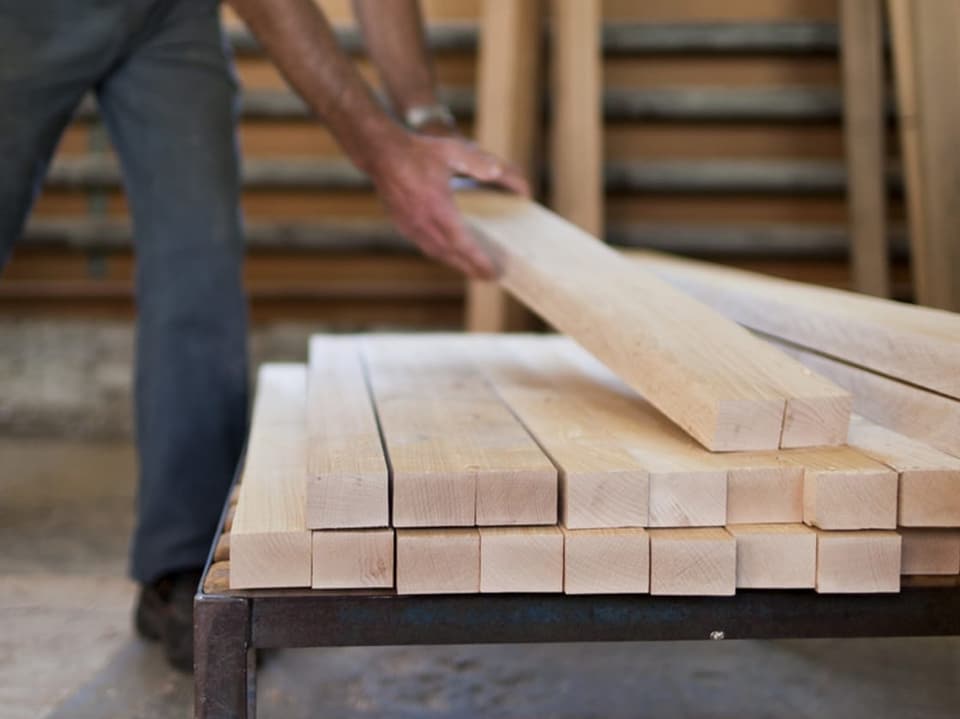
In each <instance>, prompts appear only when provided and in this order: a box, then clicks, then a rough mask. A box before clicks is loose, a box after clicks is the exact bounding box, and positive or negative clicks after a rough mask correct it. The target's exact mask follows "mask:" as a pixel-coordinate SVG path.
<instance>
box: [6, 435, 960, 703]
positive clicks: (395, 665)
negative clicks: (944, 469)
mask: <svg viewBox="0 0 960 719" xmlns="http://www.w3.org/2000/svg"><path fill="white" fill-rule="evenodd" d="M134 467H135V464H134V456H133V453H132V451H131V449H130V447H129V446H127V445H125V444H79V443H69V442H48V441H37V440H31V441H13V440H0V719H21V718H24V719H26V718H27V717H29V718H30V719H37V718H38V717H56V718H57V719H87V718H90V719H93V718H95V717H96V718H100V717H110V718H114V717H115V718H117V719H120V718H121V717H122V718H123V719H148V718H161V717H162V718H167V717H170V718H173V717H177V718H181V717H189V716H191V707H192V704H191V703H192V684H191V681H190V679H189V678H187V677H184V676H182V675H179V674H176V673H175V672H172V671H171V670H169V669H167V667H166V666H165V665H164V663H163V660H162V657H161V656H160V653H159V651H158V650H157V648H156V647H155V646H154V645H150V644H145V643H143V642H140V641H139V640H137V639H134V638H132V637H131V635H130V630H129V614H130V607H131V604H132V602H133V597H134V593H135V587H134V586H133V585H132V584H131V583H130V582H129V581H128V580H126V579H125V578H124V567H125V561H126V543H127V538H128V536H129V533H130V528H131V512H130V509H131V506H132V500H133V492H134V483H133V476H134ZM259 688H260V715H261V716H262V717H265V719H274V718H275V717H283V718H285V719H299V718H300V717H323V716H329V717H338V718H339V717H361V716H363V717H369V716H389V717H465V716H490V717H498V718H499V717H571V718H572V717H717V718H720V717H791V718H793V717H797V718H802V717H816V718H817V719H824V717H849V718H851V719H852V718H859V717H864V718H866V717H871V718H877V717H898V718H901V717H902V718H913V717H957V716H960V640H956V639H911V640H869V641H867V640H864V641H842V642H841V641H803V642H800V641H791V642H698V643H661V644H647V645H621V644H594V645H575V644H565V645H553V646H509V647H507V646H485V647H444V648H388V649H370V648H364V649H326V650H290V651H283V652H275V653H271V654H269V655H267V656H266V657H265V660H264V664H263V667H262V669H261V672H260V682H259Z"/></svg>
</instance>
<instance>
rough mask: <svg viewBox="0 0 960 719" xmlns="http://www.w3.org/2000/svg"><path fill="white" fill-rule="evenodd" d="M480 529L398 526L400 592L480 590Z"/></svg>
mask: <svg viewBox="0 0 960 719" xmlns="http://www.w3.org/2000/svg"><path fill="white" fill-rule="evenodd" d="M479 591H480V533H479V532H478V531H477V530H476V529H473V528H471V529H398V530H397V594H476V593H477V592H479Z"/></svg>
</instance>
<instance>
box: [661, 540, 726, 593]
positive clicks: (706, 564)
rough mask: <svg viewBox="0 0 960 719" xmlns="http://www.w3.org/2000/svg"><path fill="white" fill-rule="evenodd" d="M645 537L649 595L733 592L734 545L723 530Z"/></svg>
mask: <svg viewBox="0 0 960 719" xmlns="http://www.w3.org/2000/svg"><path fill="white" fill-rule="evenodd" d="M648 533H649V535H650V593H651V594H660V595H731V594H734V593H735V592H736V583H737V543H736V540H735V539H734V538H733V537H732V536H731V535H730V534H729V533H728V532H727V531H726V530H725V529H722V528H719V527H710V528H698V529H651V530H650V531H649V532H648Z"/></svg>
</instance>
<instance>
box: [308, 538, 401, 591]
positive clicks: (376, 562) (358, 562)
mask: <svg viewBox="0 0 960 719" xmlns="http://www.w3.org/2000/svg"><path fill="white" fill-rule="evenodd" d="M312 586H313V588H314V589H358V588H370V589H384V588H387V589H388V588H391V587H393V530H392V529H368V530H339V531H329V532H326V531H324V532H314V533H313V583H312Z"/></svg>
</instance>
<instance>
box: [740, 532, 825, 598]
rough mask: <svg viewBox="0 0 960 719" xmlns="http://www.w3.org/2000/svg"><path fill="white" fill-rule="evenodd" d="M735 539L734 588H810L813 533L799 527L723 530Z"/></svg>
mask: <svg viewBox="0 0 960 719" xmlns="http://www.w3.org/2000/svg"><path fill="white" fill-rule="evenodd" d="M727 531H728V532H729V533H730V534H731V535H732V536H733V538H734V539H736V540H737V589H812V588H813V587H814V586H815V584H816V575H817V534H816V532H815V531H814V530H812V529H810V528H809V527H807V526H806V525H803V524H742V525H739V526H731V527H727Z"/></svg>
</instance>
